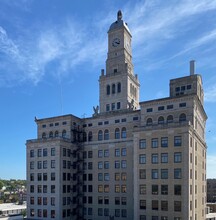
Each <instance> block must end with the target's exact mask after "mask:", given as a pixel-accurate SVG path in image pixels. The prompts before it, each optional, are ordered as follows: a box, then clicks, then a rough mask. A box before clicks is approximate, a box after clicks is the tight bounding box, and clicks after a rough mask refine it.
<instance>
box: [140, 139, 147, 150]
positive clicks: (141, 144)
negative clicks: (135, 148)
mask: <svg viewBox="0 0 216 220" xmlns="http://www.w3.org/2000/svg"><path fill="white" fill-rule="evenodd" d="M139 148H140V149H145V148H146V139H141V140H140V141H139Z"/></svg>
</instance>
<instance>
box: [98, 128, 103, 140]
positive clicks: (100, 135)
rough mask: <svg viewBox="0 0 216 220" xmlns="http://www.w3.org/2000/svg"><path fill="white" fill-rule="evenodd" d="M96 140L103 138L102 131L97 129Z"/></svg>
mask: <svg viewBox="0 0 216 220" xmlns="http://www.w3.org/2000/svg"><path fill="white" fill-rule="evenodd" d="M98 140H99V141H102V140H103V132H102V131H101V130H100V131H98Z"/></svg>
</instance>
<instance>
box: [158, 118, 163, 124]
mask: <svg viewBox="0 0 216 220" xmlns="http://www.w3.org/2000/svg"><path fill="white" fill-rule="evenodd" d="M158 124H164V117H163V116H160V117H159V118H158Z"/></svg>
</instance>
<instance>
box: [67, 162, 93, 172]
mask: <svg viewBox="0 0 216 220" xmlns="http://www.w3.org/2000/svg"><path fill="white" fill-rule="evenodd" d="M69 162H70V161H69ZM92 167H93V164H92V162H88V169H89V170H92Z"/></svg>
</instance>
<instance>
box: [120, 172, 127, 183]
mask: <svg viewBox="0 0 216 220" xmlns="http://www.w3.org/2000/svg"><path fill="white" fill-rule="evenodd" d="M121 180H122V181H126V180H127V174H126V173H121Z"/></svg>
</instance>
